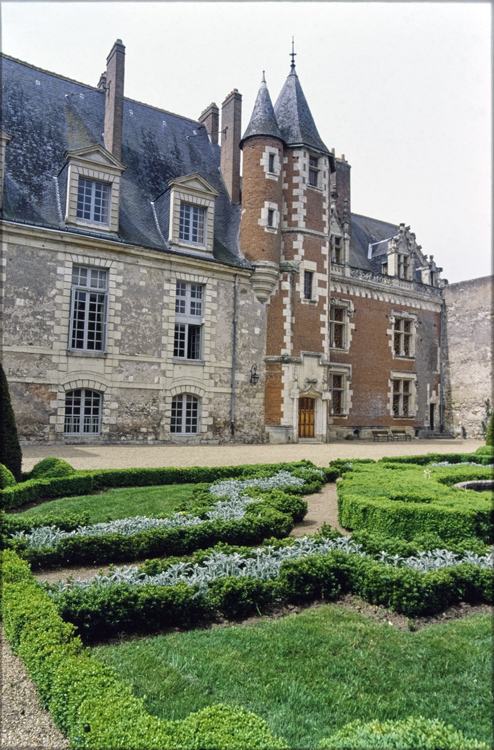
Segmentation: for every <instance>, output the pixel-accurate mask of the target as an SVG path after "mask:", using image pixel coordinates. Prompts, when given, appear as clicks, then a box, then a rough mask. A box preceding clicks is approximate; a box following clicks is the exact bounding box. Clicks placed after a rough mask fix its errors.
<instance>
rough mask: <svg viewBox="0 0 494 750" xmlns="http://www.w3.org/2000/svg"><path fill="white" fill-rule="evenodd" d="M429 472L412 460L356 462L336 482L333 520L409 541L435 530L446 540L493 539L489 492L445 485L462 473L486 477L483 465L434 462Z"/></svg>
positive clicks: (486, 471) (457, 478)
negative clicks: (403, 462) (438, 464)
mask: <svg viewBox="0 0 494 750" xmlns="http://www.w3.org/2000/svg"><path fill="white" fill-rule="evenodd" d="M430 471H431V477H430V478H426V477H425V476H424V470H423V469H422V468H421V467H418V466H414V465H400V464H399V463H394V464H383V463H381V462H378V463H375V464H374V465H370V466H366V465H361V464H357V465H355V466H354V467H353V469H352V471H350V472H348V471H347V472H345V474H344V477H343V480H342V481H341V482H339V483H338V486H337V491H338V520H339V522H340V523H341V525H342V526H344V527H345V528H348V529H368V530H370V531H373V532H376V533H381V534H384V535H386V536H395V537H398V538H401V539H404V540H410V539H412V538H414V537H416V536H417V535H419V534H424V533H435V534H438V535H439V536H440V537H441V539H443V540H445V541H446V542H459V541H461V540H463V539H466V538H468V537H478V539H479V540H481V541H484V542H487V543H488V542H492V541H493V540H494V527H493V520H494V518H493V509H492V503H490V502H489V499H488V497H487V498H486V496H484V495H482V494H479V493H475V492H473V491H464V490H460V489H455V488H450V487H447V486H445V485H446V484H449V483H452V484H454V483H456V482H459V481H462V480H463V479H464V478H465V477H467V478H470V479H472V478H474V477H477V478H490V477H491V476H492V471H491V469H490V468H486V467H480V466H479V467H471V466H459V467H458V468H455V467H437V468H433V469H431V470H430Z"/></svg>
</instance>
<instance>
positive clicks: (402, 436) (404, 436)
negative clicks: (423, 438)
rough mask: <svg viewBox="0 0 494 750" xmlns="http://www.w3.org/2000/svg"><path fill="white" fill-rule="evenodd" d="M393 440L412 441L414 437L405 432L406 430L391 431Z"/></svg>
mask: <svg viewBox="0 0 494 750" xmlns="http://www.w3.org/2000/svg"><path fill="white" fill-rule="evenodd" d="M391 434H392V435H393V437H392V439H393V440H411V439H412V436H411V435H409V434H408V432H405V430H391Z"/></svg>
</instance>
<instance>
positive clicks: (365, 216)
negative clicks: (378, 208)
mask: <svg viewBox="0 0 494 750" xmlns="http://www.w3.org/2000/svg"><path fill="white" fill-rule="evenodd" d="M351 215H352V216H360V218H361V219H371V221H378V222H379V223H380V224H389V226H390V227H399V226H400V225H399V224H396V222H394V221H385V220H384V219H375V218H374V217H373V216H367V214H358V213H357V212H356V211H352V212H351Z"/></svg>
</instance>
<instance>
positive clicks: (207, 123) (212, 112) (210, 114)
mask: <svg viewBox="0 0 494 750" xmlns="http://www.w3.org/2000/svg"><path fill="white" fill-rule="evenodd" d="M199 122H202V124H203V125H204V127H205V128H206V130H207V132H208V136H209V140H210V141H211V143H218V131H219V123H220V111H219V109H218V107H217V106H216V104H214V103H213V104H210V105H209V107H206V109H205V110H204V112H203V113H202V115H201V116H200V117H199Z"/></svg>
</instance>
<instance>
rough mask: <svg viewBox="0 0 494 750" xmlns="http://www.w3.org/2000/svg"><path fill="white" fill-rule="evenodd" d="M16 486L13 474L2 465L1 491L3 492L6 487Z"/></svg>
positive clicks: (0, 473)
mask: <svg viewBox="0 0 494 750" xmlns="http://www.w3.org/2000/svg"><path fill="white" fill-rule="evenodd" d="M16 484H17V482H16V481H15V477H14V475H13V474H12V472H11V471H10V470H9V469H7V467H6V466H4V465H3V464H0V489H1V490H3V489H5V488H6V487H14V486H15V485H16Z"/></svg>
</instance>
